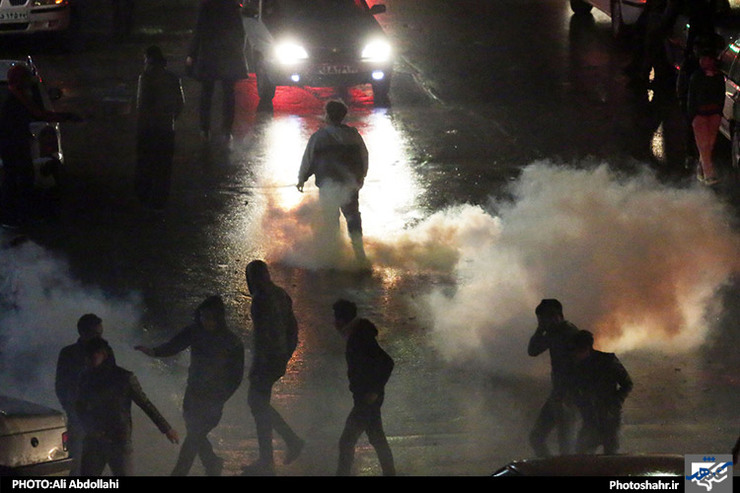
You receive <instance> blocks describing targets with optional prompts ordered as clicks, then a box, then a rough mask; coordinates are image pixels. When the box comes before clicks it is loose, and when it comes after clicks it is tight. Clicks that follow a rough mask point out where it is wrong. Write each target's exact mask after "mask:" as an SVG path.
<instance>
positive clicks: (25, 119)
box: [0, 63, 80, 228]
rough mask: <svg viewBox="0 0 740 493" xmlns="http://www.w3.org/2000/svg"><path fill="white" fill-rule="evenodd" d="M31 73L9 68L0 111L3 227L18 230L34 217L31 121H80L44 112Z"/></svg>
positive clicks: (68, 115) (17, 66) (21, 66)
mask: <svg viewBox="0 0 740 493" xmlns="http://www.w3.org/2000/svg"><path fill="white" fill-rule="evenodd" d="M33 78H34V75H33V73H32V72H31V70H30V69H29V68H28V67H27V66H26V65H24V64H22V63H18V64H15V65H13V66H12V67H10V69H8V97H7V98H6V99H5V101H4V103H3V106H2V108H0V158H2V161H3V179H2V215H3V217H2V224H3V226H4V227H9V228H17V227H19V226H21V225H23V224H25V223H27V222H28V221H30V220H31V219H32V218H33V217H32V216H33V213H35V212H37V211H35V210H34V204H33V202H32V197H33V195H34V194H33V191H34V173H35V172H34V167H33V157H32V154H31V145H32V142H33V135H32V134H31V129H30V124H31V122H33V121H47V122H63V121H79V120H80V118H79V117H78V116H77V115H75V114H73V113H65V112H54V111H46V110H45V109H43V108H42V107H41V106H40V104H39V103H38V102H37V99H36V97H35V95H34V94H33V87H34V86H33Z"/></svg>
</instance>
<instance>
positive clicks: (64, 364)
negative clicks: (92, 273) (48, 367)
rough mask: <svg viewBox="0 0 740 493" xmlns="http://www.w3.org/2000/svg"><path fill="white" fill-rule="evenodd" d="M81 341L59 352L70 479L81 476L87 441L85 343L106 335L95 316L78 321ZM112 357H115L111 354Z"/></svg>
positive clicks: (58, 383) (58, 376)
mask: <svg viewBox="0 0 740 493" xmlns="http://www.w3.org/2000/svg"><path fill="white" fill-rule="evenodd" d="M77 333H78V334H79V338H78V339H77V342H75V343H74V344H70V345H68V346H64V347H63V348H62V350H61V351H59V357H58V358H57V370H56V376H55V379H54V390H55V392H56V395H57V399H59V404H61V405H62V409H64V412H65V413H66V414H67V446H68V449H69V455H70V457H72V460H73V463H72V468H71V471H70V476H79V475H80V457H81V456H82V443H83V439H84V438H85V433H84V428H83V427H82V423H81V421H80V418H79V416H78V415H77V393H78V390H79V386H80V377H81V376H82V374H83V373H84V371H85V370H86V369H87V357H86V355H85V344H86V343H87V342H88V341H90V340H92V339H95V338H98V337H101V336H102V335H103V321H102V320H101V319H100V317H98V316H97V315H95V314H93V313H87V314H85V315H83V316H81V317H80V319H79V320H78V321H77ZM111 357H112V354H111Z"/></svg>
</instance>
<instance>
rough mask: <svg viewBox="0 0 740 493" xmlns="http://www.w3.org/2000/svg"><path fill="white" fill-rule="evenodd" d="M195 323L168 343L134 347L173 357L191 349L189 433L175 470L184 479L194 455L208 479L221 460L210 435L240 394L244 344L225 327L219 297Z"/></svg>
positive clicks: (205, 305) (213, 298) (204, 308)
mask: <svg viewBox="0 0 740 493" xmlns="http://www.w3.org/2000/svg"><path fill="white" fill-rule="evenodd" d="M194 318H195V321H194V323H192V324H190V325H188V326H186V327H185V328H183V329H182V330H180V331H179V332H178V333H177V334H175V336H174V337H173V338H172V339H170V340H169V341H168V342H165V343H164V344H160V345H159V346H156V347H153V348H149V347H146V346H136V348H135V349H137V350H139V351H141V352H143V353H144V354H146V355H148V356H152V357H167V356H174V355H176V354H178V353H180V352H182V351H184V350H186V349H190V368H189V369H188V382H187V387H186V388H185V397H184V399H183V417H184V418H185V427H186V432H187V435H186V437H185V440H184V442H183V444H182V448H181V449H180V455H179V457H178V459H177V463H176V465H175V467H174V469H173V471H172V475H173V476H186V475H187V474H188V473H189V472H190V468H191V467H192V465H193V461H194V460H195V457H196V455H197V456H199V457H200V460H201V462H202V463H203V466H204V468H205V471H206V474H207V475H209V476H218V475H220V474H221V470H222V468H223V459H221V458H220V457H218V456H217V455H216V454H215V453H214V451H213V446H212V445H211V443H210V441H209V440H208V433H210V431H211V430H213V429H214V428H215V427H216V426H217V425H218V423H219V422H220V421H221V416H222V414H223V408H224V405H225V404H226V401H228V400H229V398H230V397H231V396H232V395H233V394H234V392H236V390H237V389H238V388H239V385H241V382H242V378H243V376H244V345H243V343H242V341H241V339H239V337H238V336H237V335H236V334H234V333H233V332H232V331H230V330H229V328H228V327H227V324H226V310H225V307H224V302H223V300H222V299H221V297H220V296H218V295H215V296H211V297H209V298H207V299H206V300H205V301H203V302H202V303H201V304H200V305H199V306H198V308H197V309H196V310H195V317H194Z"/></svg>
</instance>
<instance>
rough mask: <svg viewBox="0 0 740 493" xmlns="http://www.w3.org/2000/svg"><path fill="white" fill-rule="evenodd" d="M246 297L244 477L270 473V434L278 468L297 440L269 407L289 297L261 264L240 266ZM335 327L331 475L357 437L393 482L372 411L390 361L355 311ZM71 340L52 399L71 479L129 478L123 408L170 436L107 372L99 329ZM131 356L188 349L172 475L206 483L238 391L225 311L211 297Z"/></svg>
mask: <svg viewBox="0 0 740 493" xmlns="http://www.w3.org/2000/svg"><path fill="white" fill-rule="evenodd" d="M246 280H247V285H248V288H249V291H250V293H251V296H252V304H251V308H250V313H251V318H252V335H253V347H252V363H251V368H250V370H249V373H248V379H249V390H248V394H247V402H248V404H249V407H250V409H251V412H252V415H253V418H254V422H255V427H256V431H257V442H258V448H259V457H258V458H257V460H255V461H254V462H253V463H251V464H248V465H247V466H246V467H244V469H243V471H242V472H243V474H245V475H272V474H274V473H275V469H274V451H273V430H274V431H276V432H277V433H278V434H279V435H280V437H281V438H282V439H283V440H284V442H285V444H286V452H285V455H284V460H283V463H284V464H290V463H291V462H293V461H295V460H296V459H297V458H298V457H299V455H300V454H301V451H302V450H303V448H304V445H305V441H304V440H303V439H302V438H301V437H300V436H299V435H298V434H297V433H296V432H295V431H294V430H293V429H292V428H291V426H290V425H289V424H288V423H287V422H286V421H285V420H284V419H283V418H282V416H281V415H280V413H279V412H278V411H277V410H276V409H275V408H274V407H273V406H272V405H271V403H270V401H271V394H272V388H273V386H274V385H275V383H276V382H277V381H278V380H280V378H281V377H282V376H283V375H284V374H285V372H286V370H287V367H288V364H289V361H290V360H291V358H292V356H293V353H294V351H295V349H296V347H297V346H298V343H299V329H298V321H297V320H296V317H295V315H294V312H293V304H292V299H291V297H290V295H289V294H288V293H287V292H286V291H285V290H284V289H283V288H281V287H280V286H278V285H277V284H275V283H274V282H273V280H272V278H271V276H270V272H269V269H268V266H267V264H266V263H265V262H264V261H262V260H255V261H252V262H250V263H249V264H248V265H247V267H246ZM332 308H333V312H334V323H335V327H336V329H337V330H338V331H339V333H340V334H341V335H342V336H343V337H344V338H345V340H346V361H347V375H348V380H349V389H350V391H351V393H352V395H353V401H354V405H353V408H352V410H351V412H350V414H349V416H348V417H347V420H346V423H345V428H344V431H343V433H342V435H341V437H340V439H339V460H338V466H337V474H338V475H349V474H351V471H352V464H353V459H354V450H355V446H356V443H357V441H358V439H359V437H360V436H361V435H362V433H367V435H368V438H369V440H370V443H371V444H372V445H373V446H374V447H375V449H376V451H377V453H378V458H379V460H380V464H381V467H382V471H383V473H384V474H385V475H394V474H395V466H394V461H393V454H392V452H391V449H390V447H389V445H388V441H387V440H386V436H385V432H384V431H383V425H382V418H381V406H382V403H383V400H384V394H385V385H386V383H387V381H388V379H389V378H390V375H391V372H392V370H393V366H394V363H393V359H392V358H391V357H390V356H389V355H388V354H387V353H386V352H385V351H384V350H383V349H382V347H381V346H380V345H379V344H378V341H377V335H378V329H377V328H376V327H375V325H374V324H373V323H372V322H370V321H369V320H367V319H365V318H361V317H359V316H358V313H357V306H356V305H355V304H354V303H353V302H351V301H347V300H338V301H337V302H336V303H335V304H334V305H333V307H332ZM77 329H78V333H79V339H78V340H77V342H75V343H74V344H71V345H69V346H66V347H64V348H63V349H62V350H61V351H60V353H59V358H58V362H57V372H56V393H57V396H58V398H59V401H60V403H61V405H62V407H63V409H64V410H65V412H66V413H67V416H68V431H69V450H70V454H71V456H72V457H73V458H74V463H75V466H74V469H73V471H72V474H73V475H81V476H98V475H100V474H101V473H102V472H103V470H104V469H105V467H106V466H108V467H109V468H110V470H111V472H112V474H113V475H116V476H126V475H131V474H133V448H132V436H131V434H132V417H131V405H132V403H135V404H137V405H138V406H139V407H141V409H142V410H144V412H145V413H146V415H147V416H148V417H149V418H150V419H151V420H152V421H153V422H154V424H155V425H156V426H157V428H158V429H159V431H161V432H162V433H163V434H164V435H165V436H166V437H167V439H168V440H170V441H171V442H173V443H179V434H178V432H177V431H176V430H174V429H173V428H172V426H170V424H169V422H168V421H167V420H166V419H165V418H164V417H163V416H162V415H161V414H160V413H159V411H158V410H157V408H156V407H155V405H154V404H153V403H152V402H151V401H150V400H149V398H148V397H147V396H146V394H145V393H144V391H143V390H142V388H141V385H140V384H139V381H138V379H137V378H136V376H135V375H134V374H133V373H132V372H130V371H128V370H125V369H123V368H121V367H119V366H118V365H117V364H116V360H115V355H114V352H113V350H112V349H111V347H110V345H109V344H108V342H106V340H105V339H104V338H103V321H102V320H101V319H100V318H99V317H98V316H97V315H95V314H86V315H83V316H82V317H81V318H80V319H79V321H78V324H77ZM135 349H136V350H138V351H141V352H142V353H143V354H145V355H147V356H151V357H155V358H165V357H168V356H173V355H176V354H178V353H180V352H182V351H185V350H188V349H189V351H190V366H189V369H188V379H187V385H186V389H185V395H184V398H183V418H184V422H185V428H186V436H185V439H184V440H183V443H182V446H181V447H180V451H179V456H178V459H177V462H176V464H175V466H174V468H173V469H172V475H177V476H185V475H187V474H188V473H189V472H190V469H191V467H192V465H193V463H194V461H195V458H196V457H199V458H200V461H201V463H202V464H203V467H204V469H205V472H206V474H207V475H220V474H221V471H222V468H223V460H222V459H221V458H220V457H218V455H216V453H215V452H214V450H213V446H212V444H211V443H210V441H209V439H208V434H209V433H210V432H211V431H212V430H213V429H214V428H215V427H216V426H217V425H218V424H219V422H220V420H221V417H222V414H223V410H224V406H225V404H226V402H227V401H228V400H229V399H230V398H231V397H232V396H233V395H234V393H235V392H236V390H237V389H238V388H239V386H240V385H241V383H242V379H243V375H244V351H245V348H244V345H243V343H242V341H241V339H240V338H239V336H237V335H236V334H235V333H234V332H232V331H231V330H230V329H229V328H228V326H227V322H226V309H225V305H224V302H223V300H222V298H221V297H220V296H218V295H214V296H211V297H209V298H207V299H206V300H204V301H203V302H202V303H201V304H200V305H199V306H198V307H197V309H196V310H195V314H194V321H193V323H192V324H190V325H188V326H186V327H185V328H183V329H182V330H180V331H179V332H177V333H176V334H175V335H174V336H173V337H172V338H171V339H170V340H168V341H167V342H164V343H162V344H159V345H157V346H154V347H148V346H136V347H135Z"/></svg>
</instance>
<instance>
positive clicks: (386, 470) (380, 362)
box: [332, 300, 396, 476]
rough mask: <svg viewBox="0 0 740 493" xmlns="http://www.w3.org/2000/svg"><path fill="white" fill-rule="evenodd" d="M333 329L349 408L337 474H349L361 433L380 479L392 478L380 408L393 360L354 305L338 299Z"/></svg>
mask: <svg viewBox="0 0 740 493" xmlns="http://www.w3.org/2000/svg"><path fill="white" fill-rule="evenodd" d="M332 309H333V311H334V327H335V328H336V329H337V331H338V332H339V333H340V334H341V335H342V337H344V339H345V340H346V344H347V345H346V349H345V358H346V361H347V378H348V380H349V390H350V392H351V393H352V400H353V406H352V410H351V411H350V413H349V416H347V420H346V422H345V425H344V430H343V431H342V435H341V437H340V439H339V463H338V465H337V475H338V476H347V475H349V474H350V473H351V471H352V464H353V462H354V453H355V446H356V445H357V440H358V439H359V438H360V436H361V435H362V434H363V433H366V434H367V437H368V441H369V442H370V444H371V445H372V446H373V448H374V449H375V452H376V453H377V455H378V460H379V462H380V467H381V469H382V471H383V475H384V476H395V474H396V468H395V464H394V460H393V453H392V452H391V448H390V446H389V445H388V440H387V438H386V436H385V431H384V430H383V420H382V417H381V406H382V405H383V400H384V399H385V385H386V383H387V382H388V379H389V378H390V376H391V372H392V371H393V367H394V362H393V358H391V356H390V355H389V354H388V353H386V352H385V350H383V348H382V347H380V344H378V340H377V337H378V329H377V327H376V326H375V324H373V323H372V322H371V321H370V320H368V319H366V318H361V317H358V316H357V305H355V304H354V303H353V302H351V301H348V300H338V301H337V302H335V303H334V305H333V307H332Z"/></svg>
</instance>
